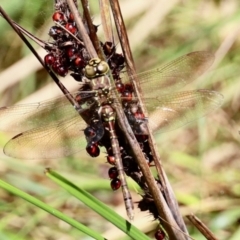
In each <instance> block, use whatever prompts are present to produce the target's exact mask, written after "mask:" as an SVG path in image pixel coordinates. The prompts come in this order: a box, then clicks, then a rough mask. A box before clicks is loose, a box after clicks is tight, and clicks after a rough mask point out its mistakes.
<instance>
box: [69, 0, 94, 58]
mask: <svg viewBox="0 0 240 240" xmlns="http://www.w3.org/2000/svg"><path fill="white" fill-rule="evenodd" d="M66 2H67V4H68V6H69V8H70V10H71V12H72V14H73V16H74V20H75V22H76V25H77V28H78V30H79V32H80V33H81V38H82V39H83V42H84V45H85V47H86V49H87V51H88V54H89V56H90V58H97V57H98V55H97V53H96V50H95V48H94V47H93V45H92V42H91V39H90V38H89V36H88V34H87V31H86V29H85V26H84V24H83V22H82V20H81V17H80V15H79V12H78V9H77V8H76V6H75V4H74V2H73V0H66Z"/></svg>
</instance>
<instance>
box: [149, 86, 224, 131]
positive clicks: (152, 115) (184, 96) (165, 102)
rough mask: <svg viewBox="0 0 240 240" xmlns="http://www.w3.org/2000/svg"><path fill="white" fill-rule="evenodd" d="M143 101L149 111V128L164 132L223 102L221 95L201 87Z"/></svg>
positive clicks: (215, 107)
mask: <svg viewBox="0 0 240 240" xmlns="http://www.w3.org/2000/svg"><path fill="white" fill-rule="evenodd" d="M144 102H145V105H146V107H147V109H148V111H149V125H150V128H151V129H152V130H153V131H157V130H158V132H166V131H171V130H173V129H176V128H179V127H181V126H183V125H185V124H187V123H189V122H192V121H194V120H196V119H198V118H200V117H202V116H204V115H206V114H208V113H210V112H212V111H213V110H215V109H217V108H218V107H220V106H221V104H222V102H223V96H222V95H221V94H220V93H218V92H215V91H211V90H204V89H203V90H196V91H186V92H177V93H174V94H169V95H166V96H161V97H159V99H152V100H150V99H148V100H146V101H144Z"/></svg>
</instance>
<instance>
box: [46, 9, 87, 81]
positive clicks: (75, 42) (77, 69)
mask: <svg viewBox="0 0 240 240" xmlns="http://www.w3.org/2000/svg"><path fill="white" fill-rule="evenodd" d="M52 19H53V21H54V22H55V26H52V27H51V28H50V30H49V36H50V37H52V39H53V40H54V41H53V42H52V48H51V49H50V50H49V53H48V54H47V55H46V56H45V58H44V60H45V64H46V65H48V66H49V67H51V68H52V70H53V71H54V72H55V73H56V74H57V75H60V76H62V77H65V76H66V75H67V74H68V72H69V71H71V72H72V73H73V75H72V76H73V77H74V78H75V79H76V80H81V77H82V74H81V72H82V70H83V68H84V67H85V66H86V63H87V62H88V60H89V58H88V54H87V52H86V50H85V48H84V45H83V43H82V41H81V40H80V39H79V38H78V37H77V34H78V30H77V27H76V24H75V22H74V17H73V14H72V13H71V12H70V11H69V10H68V8H66V9H65V12H62V11H56V12H55V13H54V14H53V16H52Z"/></svg>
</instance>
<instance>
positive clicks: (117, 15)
mask: <svg viewBox="0 0 240 240" xmlns="http://www.w3.org/2000/svg"><path fill="white" fill-rule="evenodd" d="M110 4H111V8H112V12H113V16H114V20H115V24H116V27H117V31H118V34H119V39H120V42H121V46H122V49H123V54H124V57H125V61H126V66H127V71H128V74H129V75H130V76H135V75H136V73H135V66H134V62H133V57H132V53H131V50H130V47H129V41H128V37H127V34H126V29H125V26H124V22H123V18H122V15H121V11H120V7H119V4H118V1H117V0H110ZM131 80H132V83H133V85H134V88H135V90H136V95H137V97H138V99H139V101H140V100H141V96H140V92H141V89H140V86H139V84H138V81H137V79H133V77H132V79H131ZM140 105H141V106H144V105H143V103H142V102H140ZM143 113H144V114H145V113H146V111H145V109H143ZM149 143H150V147H151V150H152V154H153V157H154V160H155V164H156V167H157V169H158V173H159V177H160V179H161V183H162V184H163V186H164V189H163V190H164V192H167V194H165V195H167V199H168V201H167V202H168V204H169V203H170V209H171V210H172V211H173V212H174V214H173V215H174V217H175V218H177V219H178V222H179V223H178V225H179V226H180V227H181V230H182V231H184V232H185V233H186V235H187V229H186V226H185V224H184V222H183V220H182V217H181V215H180V213H179V210H178V204H177V201H176V200H175V197H174V194H173V192H172V189H171V186H170V184H169V182H168V181H167V178H166V176H165V174H164V171H163V169H162V167H161V164H160V161H159V160H158V159H159V156H158V153H157V150H156V147H155V146H156V144H155V142H154V140H153V136H152V134H151V131H150V130H149ZM139 155H140V154H139ZM136 159H137V161H138V164H139V167H140V168H141V171H142V172H143V175H144V177H145V178H146V182H147V184H148V187H149V189H150V192H151V194H152V196H153V198H154V201H155V204H156V206H157V208H158V211H159V215H160V216H161V218H163V219H164V220H166V221H168V222H169V223H170V224H171V225H173V226H175V225H176V224H173V222H175V221H174V220H173V219H172V213H171V212H169V213H168V214H166V212H165V211H164V209H169V208H168V206H167V205H166V206H165V207H166V208H165V207H164V204H165V200H164V198H163V197H162V195H161V192H160V191H159V189H158V187H157V185H156V182H155V179H154V178H153V177H152V174H151V172H150V170H149V168H148V166H147V164H146V161H145V158H144V156H141V157H140V158H139V157H137V158H136ZM166 181H167V187H168V188H170V191H169V190H167V189H165V186H166V185H165V183H166ZM166 190H167V191H166ZM161 198H162V199H161ZM169 214H170V215H169ZM168 218H170V219H172V220H173V221H169V220H170V219H168ZM163 225H164V227H165V229H166V231H167V232H168V234H169V237H170V239H180V238H179V233H177V232H176V231H175V230H173V229H171V227H170V226H169V225H168V224H166V223H165V224H164V223H163ZM175 233H176V235H175ZM180 235H182V238H181V239H186V237H187V236H186V235H185V234H180Z"/></svg>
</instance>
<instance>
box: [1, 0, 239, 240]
mask: <svg viewBox="0 0 240 240" xmlns="http://www.w3.org/2000/svg"><path fill="white" fill-rule="evenodd" d="M120 3H121V6H122V11H123V16H124V18H125V21H126V24H127V29H128V33H129V39H130V43H131V46H132V50H133V53H134V58H135V60H136V65H137V69H138V70H139V72H141V71H144V70H148V69H151V68H154V67H156V66H159V65H161V64H163V63H166V62H169V61H171V60H173V59H175V58H177V57H179V56H181V55H184V54H186V53H189V52H192V51H198V50H208V51H212V52H215V55H216V59H215V62H214V65H213V66H212V68H211V70H210V71H209V72H208V74H206V75H205V76H204V78H201V79H199V80H197V81H195V82H194V83H192V84H190V86H187V88H188V89H197V88H201V89H203V88H206V89H214V90H217V91H219V92H221V93H222V94H223V95H224V104H223V106H222V108H220V109H218V110H217V111H215V112H213V113H211V114H209V115H208V116H207V117H205V118H201V119H199V120H198V121H196V122H195V123H193V124H189V125H187V126H185V127H183V128H180V129H178V130H175V131H172V132H168V133H165V134H161V135H156V140H157V143H158V147H159V152H160V154H161V157H162V161H163V163H164V169H165V171H166V172H167V175H168V177H169V179H170V181H171V184H172V187H173V189H174V191H175V194H176V196H177V199H178V201H179V204H180V206H181V212H182V214H183V215H186V214H190V213H194V214H196V215H197V216H198V217H199V218H200V219H201V220H202V221H203V222H204V223H205V224H206V225H207V226H208V227H209V228H210V229H211V230H212V231H213V232H214V234H215V235H216V237H217V238H218V239H220V240H225V239H226V240H237V239H240V227H239V221H240V208H239V205H240V171H239V170H240V149H239V140H240V135H239V130H240V126H239V125H240V124H239V123H240V122H239V119H240V67H239V63H240V37H239V35H240V2H239V1H238V0H227V1H226V0H201V1H200V0H195V1H190V0H168V1H164V0H158V1H156V0H148V1H144V0H121V1H120ZM1 6H2V7H3V8H4V9H5V11H6V12H7V13H8V14H9V15H10V17H11V18H12V19H14V20H15V21H16V22H17V23H19V24H20V25H21V26H23V27H24V28H26V29H27V30H28V31H29V32H31V33H33V34H34V35H36V36H38V37H39V38H40V39H43V40H46V41H48V40H49V37H48V35H47V33H48V29H49V27H50V26H52V25H53V22H52V20H51V15H52V13H53V11H54V8H53V1H49V0H35V1H31V0H25V1H18V0H11V1H7V0H1ZM91 11H92V14H93V17H94V23H95V24H97V25H100V26H99V33H101V22H100V18H99V16H98V13H99V9H98V5H96V1H91ZM0 39H1V41H0V92H1V94H0V106H4V105H12V104H14V103H17V102H25V103H31V102H38V101H42V100H46V99H50V98H52V97H54V96H60V95H61V92H60V91H59V90H58V89H57V87H56V86H55V85H54V84H53V83H52V82H51V79H50V78H49V77H48V75H47V74H46V72H45V71H44V70H42V69H41V66H40V64H39V63H38V62H37V60H35V58H34V57H33V56H32V54H31V52H30V51H29V50H28V49H27V48H26V47H25V46H24V44H23V43H22V42H21V40H20V39H19V38H18V36H17V34H16V33H15V32H14V31H13V30H12V29H11V28H10V27H9V26H8V24H7V23H6V22H5V21H4V20H3V19H0ZM34 46H36V49H39V47H38V46H37V45H34ZM39 53H40V54H41V55H42V56H44V51H43V50H39ZM63 82H64V84H66V86H67V87H68V88H69V89H70V90H74V89H76V88H77V83H76V82H74V81H73V80H72V79H71V78H67V79H64V80H63ZM156 88H157V86H156ZM159 94H161V92H160V91H159ZM16 120H17V119H16ZM7 139H8V138H7V136H6V135H3V134H1V135H0V145H1V147H3V146H4V143H6V141H7ZM45 167H51V168H53V169H55V170H57V171H59V172H61V173H62V174H63V175H64V176H66V177H68V178H69V179H70V180H72V181H73V182H74V183H75V184H76V185H78V186H81V187H83V188H84V189H86V190H88V191H90V192H91V193H93V194H94V195H95V196H97V197H98V198H99V199H101V200H102V201H103V202H105V203H107V204H109V205H111V206H112V207H113V208H115V209H116V211H118V212H119V213H120V214H121V215H123V216H124V217H125V211H124V206H123V203H122V197H121V191H118V192H112V191H111V190H110V186H109V180H108V178H107V171H108V168H109V166H108V165H107V164H106V154H105V152H104V150H102V154H101V156H100V157H99V158H96V159H92V158H90V157H89V156H87V154H85V151H84V150H83V151H81V152H80V153H79V154H78V155H76V156H74V157H69V158H65V159H59V160H51V161H50V160H49V161H46V160H38V161H37V160H34V161H27V160H21V161H19V160H17V159H10V158H8V157H6V156H4V155H3V154H1V155H0V178H1V179H2V180H4V181H6V182H8V183H10V184H13V185H14V186H16V187H19V188H20V189H22V190H24V191H26V192H28V193H30V194H32V195H34V196H36V197H38V198H39V199H41V200H42V201H44V202H46V203H48V204H50V205H51V206H53V207H55V208H57V209H60V210H61V211H63V212H64V213H66V214H67V215H69V216H72V217H73V218H75V219H77V220H78V221H80V222H82V223H84V224H86V225H88V226H90V227H92V228H93V229H97V230H99V231H100V232H102V233H103V235H104V236H106V237H107V238H108V239H111V240H113V239H127V238H124V236H123V235H122V234H121V232H119V233H117V232H116V229H115V228H114V227H113V226H112V225H110V224H109V223H107V222H105V221H103V220H102V219H101V218H100V217H99V216H98V215H96V214H95V213H94V212H92V211H90V210H89V209H87V208H86V207H84V206H83V205H81V204H80V203H79V202H78V201H77V200H76V199H74V198H73V197H71V196H69V194H68V193H66V192H65V191H63V190H62V189H59V187H57V186H56V185H54V184H53V183H52V182H51V181H50V180H49V179H48V178H46V177H45V175H44V174H43V172H44V169H45ZM130 185H131V186H132V188H133V189H132V192H133V198H134V200H135V201H136V202H137V201H138V200H139V199H140V196H139V194H138V190H137V189H134V187H133V185H132V184H131V183H130ZM0 209H1V210H0V219H1V220H0V238H1V239H24V240H27V239H64V240H65V239H66V240H68V239H69V240H70V239H88V238H87V237H85V236H79V232H78V231H76V230H75V229H74V228H72V227H70V226H68V225H67V224H65V223H63V222H61V221H59V220H58V219H57V218H55V217H53V216H49V214H47V213H45V212H43V211H42V210H39V209H38V208H36V207H34V206H32V205H30V204H29V203H27V202H25V201H24V200H23V199H19V198H16V197H15V196H14V195H11V194H9V193H8V192H6V191H3V190H1V189H0ZM138 214H139V215H138ZM136 215H137V216H136V217H135V218H136V220H135V221H134V224H135V225H136V226H138V227H139V228H140V229H142V230H143V231H145V232H151V231H154V229H155V228H156V223H154V222H153V221H152V218H151V216H149V214H148V213H140V211H139V210H138V209H136ZM188 226H189V231H190V234H191V236H192V237H193V238H194V239H197V240H199V239H204V238H203V237H202V236H201V234H199V233H198V232H197V231H196V230H194V227H192V226H191V224H188ZM111 234H112V235H111Z"/></svg>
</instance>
